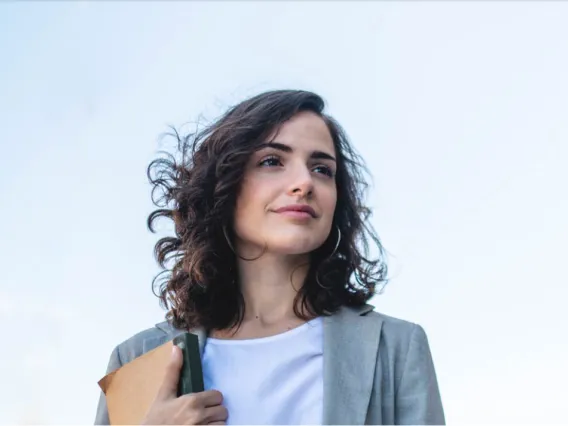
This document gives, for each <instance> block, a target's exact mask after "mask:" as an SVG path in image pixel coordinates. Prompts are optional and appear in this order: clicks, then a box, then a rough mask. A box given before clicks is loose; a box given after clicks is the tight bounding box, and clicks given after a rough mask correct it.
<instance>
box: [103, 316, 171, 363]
mask: <svg viewBox="0 0 568 426" xmlns="http://www.w3.org/2000/svg"><path fill="white" fill-rule="evenodd" d="M175 331H176V330H175V329H174V328H173V327H172V326H171V325H170V324H169V323H168V322H166V321H164V322H161V323H158V324H156V325H154V326H153V327H149V328H146V329H144V330H142V331H139V332H137V333H136V334H134V335H132V336H131V337H129V338H127V339H126V340H124V341H122V342H121V343H119V344H118V345H117V346H116V348H115V350H114V352H115V353H116V357H117V358H118V361H119V363H120V364H121V365H122V364H126V363H128V362H130V361H132V360H133V359H134V358H137V357H139V356H140V355H142V354H144V353H145V352H148V351H150V350H152V349H154V348H156V347H158V346H159V345H161V344H162V343H165V342H166V341H168V340H169V339H171V338H172V337H173V335H174V334H175Z"/></svg>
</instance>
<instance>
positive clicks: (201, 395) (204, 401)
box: [182, 390, 223, 407]
mask: <svg viewBox="0 0 568 426" xmlns="http://www.w3.org/2000/svg"><path fill="white" fill-rule="evenodd" d="M182 398H186V399H193V400H194V402H195V404H196V405H198V406H200V407H215V406H217V405H221V404H222V403H223V394H222V393H221V392H219V391H218V390H206V391H203V392H197V393H190V394H187V395H183V396H182Z"/></svg>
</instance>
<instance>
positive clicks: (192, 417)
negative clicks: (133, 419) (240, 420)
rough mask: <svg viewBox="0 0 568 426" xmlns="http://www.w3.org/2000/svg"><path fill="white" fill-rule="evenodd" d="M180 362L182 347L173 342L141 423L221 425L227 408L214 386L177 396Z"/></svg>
mask: <svg viewBox="0 0 568 426" xmlns="http://www.w3.org/2000/svg"><path fill="white" fill-rule="evenodd" d="M182 365H183V358H182V354H181V349H180V348H178V347H177V346H175V345H173V350H172V358H171V360H170V362H169V364H168V367H167V369H166V374H165V376H164V381H163V382H162V386H161V387H160V390H159V391H158V395H156V398H155V399H154V402H152V405H151V406H150V409H149V410H148V413H147V414H146V417H145V419H144V421H143V422H142V424H144V425H205V424H216V425H224V424H225V421H226V420H227V417H228V413H227V409H226V408H225V407H223V406H222V405H221V403H222V402H223V395H222V394H221V392H219V391H216V390H209V391H205V392H197V393H192V394H188V395H182V396H180V397H177V387H178V382H179V375H180V370H181V367H182Z"/></svg>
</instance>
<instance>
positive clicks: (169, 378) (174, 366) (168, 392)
mask: <svg viewBox="0 0 568 426" xmlns="http://www.w3.org/2000/svg"><path fill="white" fill-rule="evenodd" d="M182 365H183V357H182V354H181V349H180V348H178V347H177V346H176V345H172V354H171V357H170V361H169V362H168V365H167V366H166V372H165V374H164V380H163V381H162V386H161V387H160V390H159V391H158V399H161V400H165V399H171V398H175V397H176V396H177V389H178V383H179V374H180V370H181V367H182Z"/></svg>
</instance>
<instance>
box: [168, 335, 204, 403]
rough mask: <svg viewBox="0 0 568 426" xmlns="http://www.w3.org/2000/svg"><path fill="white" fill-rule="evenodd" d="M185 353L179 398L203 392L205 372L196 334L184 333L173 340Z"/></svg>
mask: <svg viewBox="0 0 568 426" xmlns="http://www.w3.org/2000/svg"><path fill="white" fill-rule="evenodd" d="M173 343H174V345H176V346H178V347H179V348H180V349H181V351H182V353H183V366H182V368H181V372H180V377H179V384H178V396H181V395H187V394H188V393H196V392H203V390H204V386H203V371H202V369H201V355H200V352H199V340H198V338H197V336H196V335H195V334H192V333H183V334H180V335H179V336H176V337H175V338H174V340H173Z"/></svg>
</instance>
